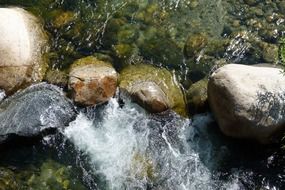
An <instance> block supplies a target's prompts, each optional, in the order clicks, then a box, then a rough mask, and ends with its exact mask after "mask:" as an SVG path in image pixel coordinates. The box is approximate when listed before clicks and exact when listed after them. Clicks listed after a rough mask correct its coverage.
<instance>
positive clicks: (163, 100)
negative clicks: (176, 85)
mask: <svg viewBox="0 0 285 190" xmlns="http://www.w3.org/2000/svg"><path fill="white" fill-rule="evenodd" d="M131 94H132V97H133V99H134V100H135V101H136V102H138V103H139V104H140V105H142V106H143V107H144V108H146V109H147V110H150V111H151V112H153V113H160V112H163V111H166V110H167V109H168V108H169V105H168V100H167V97H166V94H165V93H164V92H163V91H162V90H161V88H160V87H159V86H158V85H157V84H156V83H154V82H152V81H149V82H142V83H137V84H134V85H133V87H132V91H131Z"/></svg>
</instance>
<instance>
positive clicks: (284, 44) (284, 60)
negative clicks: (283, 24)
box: [278, 37, 285, 66]
mask: <svg viewBox="0 0 285 190" xmlns="http://www.w3.org/2000/svg"><path fill="white" fill-rule="evenodd" d="M278 56H279V62H280V64H282V65H283V66H285V37H284V38H281V39H280V40H279V48H278Z"/></svg>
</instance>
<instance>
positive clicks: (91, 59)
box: [70, 56, 113, 70]
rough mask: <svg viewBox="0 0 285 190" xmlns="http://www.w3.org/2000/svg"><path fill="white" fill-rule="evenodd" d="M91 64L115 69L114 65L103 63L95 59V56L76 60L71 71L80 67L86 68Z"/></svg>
mask: <svg viewBox="0 0 285 190" xmlns="http://www.w3.org/2000/svg"><path fill="white" fill-rule="evenodd" d="M90 64H95V65H97V66H98V67H110V68H113V66H112V64H111V63H109V62H106V61H101V60H100V59H98V58H96V57H94V56H88V57H84V58H81V59H78V60H76V61H75V62H74V63H73V64H72V65H71V66H70V70H71V69H73V68H75V67H79V66H85V65H90Z"/></svg>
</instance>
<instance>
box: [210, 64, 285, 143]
mask: <svg viewBox="0 0 285 190" xmlns="http://www.w3.org/2000/svg"><path fill="white" fill-rule="evenodd" d="M269 79H270V80H269ZM284 89H285V76H284V74H283V73H282V69H278V68H272V67H271V68H269V67H255V66H246V65H238V64H228V65H226V66H223V67H221V68H220V69H218V70H217V71H216V72H214V73H213V74H212V75H211V77H210V80H209V85H208V99H209V104H210V107H211V109H212V111H213V113H214V115H215V117H216V119H217V121H218V124H219V127H220V129H221V130H222V132H223V133H224V134H225V135H227V136H231V137H236V138H247V139H254V140H257V141H259V142H261V143H271V142H274V141H276V140H278V138H276V135H277V136H278V135H282V134H283V133H280V131H281V130H284V129H285V113H284V106H285V103H284V100H285V97H284Z"/></svg>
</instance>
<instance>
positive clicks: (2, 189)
mask: <svg viewBox="0 0 285 190" xmlns="http://www.w3.org/2000/svg"><path fill="white" fill-rule="evenodd" d="M22 186H23V184H21V183H20V181H19V180H18V179H17V176H16V175H15V173H14V172H13V171H12V170H10V169H8V168H4V167H1V168H0V190H16V189H17V190H20V189H21V188H22Z"/></svg>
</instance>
